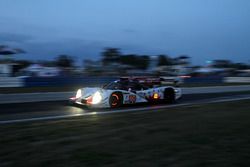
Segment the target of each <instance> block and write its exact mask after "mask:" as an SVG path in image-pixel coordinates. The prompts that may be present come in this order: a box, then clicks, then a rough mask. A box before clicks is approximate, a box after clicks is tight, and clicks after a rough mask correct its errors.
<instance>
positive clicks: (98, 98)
mask: <svg viewBox="0 0 250 167" xmlns="http://www.w3.org/2000/svg"><path fill="white" fill-rule="evenodd" d="M101 100H102V96H101V93H100V92H98V91H97V92H95V94H94V95H93V99H92V104H98V103H100V102H101Z"/></svg>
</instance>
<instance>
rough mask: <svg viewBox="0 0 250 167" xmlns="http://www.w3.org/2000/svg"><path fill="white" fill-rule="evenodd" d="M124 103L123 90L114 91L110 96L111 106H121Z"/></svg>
mask: <svg viewBox="0 0 250 167" xmlns="http://www.w3.org/2000/svg"><path fill="white" fill-rule="evenodd" d="M122 104H123V95H122V93H121V92H113V93H112V94H111V95H110V97H109V105H110V107H111V108H116V107H120V106H121V105H122Z"/></svg>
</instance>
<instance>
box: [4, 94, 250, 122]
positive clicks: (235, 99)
mask: <svg viewBox="0 0 250 167" xmlns="http://www.w3.org/2000/svg"><path fill="white" fill-rule="evenodd" d="M248 99H250V97H236V98H230V99H217V100H211V101H205V102H190V103H182V104H174V105H164V106H148V107H142V108H132V109H123V110H113V111H105V112H104V111H100V112H88V113H82V114H70V115H57V116H46V117H34V118H25V119H14V120H6V121H0V124H11V123H21V122H31V121H47V120H55V119H64V118H73V117H79V116H89V115H104V114H114V113H125V112H135V111H150V110H151V111H152V110H154V111H155V110H159V109H165V108H174V107H180V106H192V105H197V104H210V103H221V102H230V101H239V100H248Z"/></svg>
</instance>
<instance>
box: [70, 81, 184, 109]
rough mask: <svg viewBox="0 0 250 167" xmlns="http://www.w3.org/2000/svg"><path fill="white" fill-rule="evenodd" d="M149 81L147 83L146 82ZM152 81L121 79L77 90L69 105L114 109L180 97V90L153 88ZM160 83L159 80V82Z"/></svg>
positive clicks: (170, 100) (171, 87)
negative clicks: (125, 105)
mask: <svg viewBox="0 0 250 167" xmlns="http://www.w3.org/2000/svg"><path fill="white" fill-rule="evenodd" d="M148 81H149V82H148ZM150 81H152V80H148V79H147V80H142V79H140V80H138V79H137V78H121V79H119V80H116V81H114V82H111V83H109V84H107V85H105V86H103V87H102V88H100V87H85V88H81V89H78V90H77V92H76V95H75V96H74V97H71V98H70V102H71V103H76V104H80V105H85V106H88V107H94V108H115V107H120V106H122V105H124V104H136V103H143V102H144V103H145V102H150V103H154V102H158V101H164V102H166V103H173V102H175V101H176V100H177V99H179V98H180V97H181V95H182V94H181V89H180V88H176V87H173V86H159V85H158V86H155V85H153V82H150ZM159 81H160V80H159Z"/></svg>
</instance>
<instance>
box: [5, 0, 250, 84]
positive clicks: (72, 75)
mask: <svg viewBox="0 0 250 167" xmlns="http://www.w3.org/2000/svg"><path fill="white" fill-rule="evenodd" d="M249 7H250V2H249V1H247V0H240V1H237V2H236V1H234V0H220V1H216V0H205V1H202V2H201V1H198V0H189V1H181V0H175V1H173V0H168V1H164V0H158V1H143V0H138V1H136V2H135V1H132V0H128V1H126V2H125V1H124V2H122V1H115V0H108V1H105V2H104V1H103V2H100V1H97V0H91V1H90V0H85V1H80V0H73V1H67V0H60V1H57V0H55V1H53V2H51V1H49V0H45V1H39V2H34V1H32V0H26V1H24V2H23V1H22V2H21V1H18V0H1V2H0V24H1V26H0V87H44V86H56V87H57V86H64V87H65V86H73V85H79V86H80V85H85V84H97V83H106V82H109V81H111V80H114V79H115V78H119V77H120V76H135V75H136V76H164V77H167V78H168V77H169V78H170V79H173V78H174V79H176V78H178V79H177V80H178V81H180V82H181V83H225V82H227V83H228V82H229V83H231V82H233V83H245V82H246V83H247V82H250V78H249V77H250V58H249V55H250V51H249V47H250V46H249V45H250V32H249V29H250V22H249V21H248V19H249V15H250V10H248V9H249Z"/></svg>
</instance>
